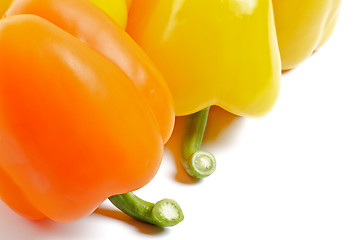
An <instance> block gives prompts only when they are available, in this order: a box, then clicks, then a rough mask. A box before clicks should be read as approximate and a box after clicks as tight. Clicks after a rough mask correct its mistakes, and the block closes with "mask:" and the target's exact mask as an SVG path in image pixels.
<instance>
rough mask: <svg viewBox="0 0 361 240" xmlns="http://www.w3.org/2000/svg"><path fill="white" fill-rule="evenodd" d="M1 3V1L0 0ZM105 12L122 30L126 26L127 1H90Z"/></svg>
mask: <svg viewBox="0 0 361 240" xmlns="http://www.w3.org/2000/svg"><path fill="white" fill-rule="evenodd" d="M1 1H2V0H1ZM90 1H91V2H92V3H94V4H95V5H96V6H97V7H99V8H100V9H102V10H103V11H104V12H106V13H107V14H108V15H109V16H110V17H111V18H112V19H113V20H114V21H115V22H116V23H117V24H118V25H119V26H120V27H121V28H122V29H125V28H126V26H127V15H128V4H130V3H129V0H90Z"/></svg>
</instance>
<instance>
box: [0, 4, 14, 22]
mask: <svg viewBox="0 0 361 240" xmlns="http://www.w3.org/2000/svg"><path fill="white" fill-rule="evenodd" d="M12 1H13V0H0V18H2V16H3V15H4V13H5V12H6V10H7V9H8V8H9V6H10V3H11V2H12Z"/></svg>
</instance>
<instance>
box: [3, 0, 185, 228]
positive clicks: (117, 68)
mask: <svg viewBox="0 0 361 240" xmlns="http://www.w3.org/2000/svg"><path fill="white" fill-rule="evenodd" d="M26 13H28V14H34V15H38V16H34V15H19V16H12V17H10V16H11V15H18V14H26ZM6 16H7V17H8V18H5V19H3V20H1V21H0V53H1V54H0V97H1V101H0V132H1V134H0V198H1V199H2V200H3V201H4V202H5V203H6V204H7V205H9V206H10V207H11V208H12V209H13V210H15V211H16V212H18V213H19V214H21V215H23V216H25V217H28V218H31V219H41V218H45V217H47V218H50V219H53V220H55V221H62V222H63V221H64V222H66V221H73V220H77V219H80V218H82V217H84V216H86V215H88V214H90V213H91V212H92V211H93V210H94V209H95V208H96V207H97V206H98V205H99V204H100V203H101V202H102V201H104V199H106V198H107V197H109V196H111V195H114V194H122V193H127V192H130V191H133V190H135V189H138V188H140V187H142V186H144V185H145V184H146V183H148V182H149V181H150V180H151V178H152V177H153V176H154V175H155V174H156V172H157V170H158V168H159V165H160V162H161V157H162V151H163V143H164V142H166V141H167V139H168V138H169V135H170V133H171V131H172V128H173V123H174V113H173V107H172V101H171V96H170V94H169V91H168V90H167V86H166V84H165V83H164V81H163V79H162V77H161V75H160V74H159V73H158V71H157V70H156V68H155V67H154V66H153V64H152V63H151V62H150V61H149V59H148V58H147V56H146V55H145V54H144V53H143V52H142V50H141V49H140V48H139V47H137V45H136V44H135V43H134V42H133V41H132V40H131V38H130V37H129V36H128V35H127V34H126V33H125V32H124V31H123V30H121V29H120V28H119V27H117V26H116V24H114V23H113V22H112V20H110V19H109V18H108V17H107V16H106V15H105V14H104V13H103V12H102V11H100V10H99V9H98V8H96V7H95V6H94V5H92V4H91V3H90V2H89V1H87V0H78V1H72V0H14V1H13V2H12V4H11V5H10V7H9V9H8V10H7V12H6ZM39 16H40V17H39ZM41 17H42V18H41ZM45 18H46V19H48V20H49V21H51V22H52V23H54V24H55V25H54V24H52V23H50V22H48V21H46V20H45ZM88 26H92V27H91V28H89V27H88ZM64 30H65V31H64ZM24 39H26V41H25V40H24ZM80 40H81V41H80ZM82 41H83V42H82ZM110 200H111V201H112V202H113V203H115V204H118V205H117V207H120V208H121V210H123V211H124V212H126V213H127V214H129V215H131V216H133V217H135V218H137V219H140V220H142V221H147V222H150V223H153V224H157V225H161V226H167V225H174V224H176V223H177V222H179V221H181V220H182V219H183V215H182V212H181V210H180V208H179V206H178V205H177V204H176V203H175V202H174V201H172V200H168V199H166V200H163V202H161V204H158V203H157V204H156V205H154V204H150V203H148V202H145V201H142V200H140V199H137V198H136V197H135V196H134V195H132V194H131V193H129V194H128V195H123V196H122V195H115V196H112V197H110ZM122 204H123V205H122ZM127 204H128V205H127ZM119 205H120V206H119ZM134 205H137V206H139V205H141V206H142V207H143V208H142V209H140V211H141V212H137V211H133V210H134V209H132V206H134ZM164 205H167V207H165V209H169V208H168V207H169V206H170V207H171V208H172V207H174V208H175V210H176V211H177V214H178V215H177V216H175V215H174V211H173V212H172V214H171V215H167V214H166V213H164V211H162V209H161V208H162V207H161V206H164ZM155 206H158V207H155ZM159 206H160V207H159ZM159 208H160V211H158V210H159ZM129 209H130V210H129ZM153 209H155V210H153ZM173 210H174V209H173ZM142 214H143V215H142ZM144 215H146V216H145V217H144ZM150 216H152V217H150ZM143 217H144V218H143ZM167 217H168V218H167Z"/></svg>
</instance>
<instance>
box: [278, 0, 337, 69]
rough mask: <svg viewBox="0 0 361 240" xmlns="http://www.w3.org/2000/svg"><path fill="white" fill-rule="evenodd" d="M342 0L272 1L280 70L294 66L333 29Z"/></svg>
mask: <svg viewBox="0 0 361 240" xmlns="http://www.w3.org/2000/svg"><path fill="white" fill-rule="evenodd" d="M340 5H341V0H273V8H274V14H275V21H276V29H277V37H278V44H279V49H280V53H281V59H282V69H284V70H287V69H291V68H294V67H296V66H297V65H298V64H300V63H301V62H302V61H303V60H304V59H306V58H307V57H308V56H310V55H311V54H312V53H313V52H314V51H315V50H316V49H318V48H319V47H320V46H322V45H323V44H324V43H325V42H326V41H327V40H328V39H329V37H330V36H331V33H332V31H333V29H334V27H335V24H336V20H337V16H338V13H339V11H340Z"/></svg>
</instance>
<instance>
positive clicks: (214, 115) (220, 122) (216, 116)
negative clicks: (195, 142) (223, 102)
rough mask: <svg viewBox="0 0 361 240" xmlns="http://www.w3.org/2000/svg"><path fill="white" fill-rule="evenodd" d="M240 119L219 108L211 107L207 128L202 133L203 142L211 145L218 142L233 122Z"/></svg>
mask: <svg viewBox="0 0 361 240" xmlns="http://www.w3.org/2000/svg"><path fill="white" fill-rule="evenodd" d="M240 119H241V117H239V116H237V115H234V114H232V113H230V112H227V111H225V110H223V109H222V108H220V107H217V106H213V107H212V108H211V110H210V111H209V116H208V122H207V128H206V131H205V133H204V137H203V142H204V143H212V142H215V141H217V140H219V138H220V136H221V134H223V133H224V132H225V131H226V130H227V129H228V128H229V127H230V126H231V124H232V123H233V122H234V121H235V120H240Z"/></svg>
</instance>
